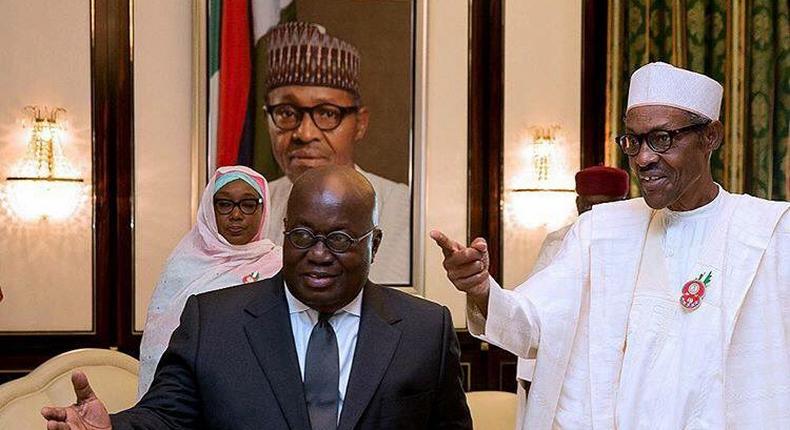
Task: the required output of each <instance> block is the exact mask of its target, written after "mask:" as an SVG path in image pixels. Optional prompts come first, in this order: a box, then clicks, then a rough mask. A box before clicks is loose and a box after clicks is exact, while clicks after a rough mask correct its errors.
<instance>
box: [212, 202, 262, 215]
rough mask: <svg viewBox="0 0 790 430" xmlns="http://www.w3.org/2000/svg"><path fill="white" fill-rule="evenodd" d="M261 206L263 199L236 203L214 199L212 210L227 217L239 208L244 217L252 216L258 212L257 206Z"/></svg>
mask: <svg viewBox="0 0 790 430" xmlns="http://www.w3.org/2000/svg"><path fill="white" fill-rule="evenodd" d="M261 204H263V199H261V198H257V199H241V200H239V201H237V202H234V201H233V200H228V199H216V200H214V208H215V209H216V210H217V212H219V213H220V214H221V215H228V214H230V213H231V212H233V209H235V208H236V207H238V208H239V210H240V211H241V213H243V214H245V215H252V214H254V213H255V211H256V210H258V206H260V205H261Z"/></svg>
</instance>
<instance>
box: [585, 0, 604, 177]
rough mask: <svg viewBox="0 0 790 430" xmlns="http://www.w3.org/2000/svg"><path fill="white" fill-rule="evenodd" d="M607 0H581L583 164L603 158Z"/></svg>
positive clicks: (599, 160)
mask: <svg viewBox="0 0 790 430" xmlns="http://www.w3.org/2000/svg"><path fill="white" fill-rule="evenodd" d="M608 30H609V26H608V2H607V1H606V0H583V1H582V67H581V80H582V82H581V87H582V94H581V99H582V106H581V167H582V168H585V167H590V166H595V165H597V164H601V163H603V162H604V146H605V144H606V50H607V33H608Z"/></svg>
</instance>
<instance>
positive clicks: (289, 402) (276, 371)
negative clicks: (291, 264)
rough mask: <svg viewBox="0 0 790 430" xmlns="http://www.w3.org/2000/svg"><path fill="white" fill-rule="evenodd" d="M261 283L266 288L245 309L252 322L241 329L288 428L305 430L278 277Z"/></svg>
mask: <svg viewBox="0 0 790 430" xmlns="http://www.w3.org/2000/svg"><path fill="white" fill-rule="evenodd" d="M265 282H268V283H269V285H266V286H265V287H263V288H262V289H261V290H262V294H261V296H260V297H259V298H258V299H257V300H255V301H254V302H252V303H250V305H249V306H247V308H246V312H247V313H249V314H251V315H252V316H253V317H255V319H253V320H252V321H250V322H248V323H247V324H246V325H245V326H244V331H245V332H246V334H247V339H248V340H249V342H250V346H252V351H253V353H254V354H255V357H256V358H257V359H258V363H259V364H260V366H261V368H262V369H263V372H264V374H265V375H266V377H267V378H268V379H269V384H270V386H271V388H272V391H273V392H274V397H275V398H276V399H277V402H278V403H279V405H280V410H281V411H282V413H283V416H285V419H286V421H288V424H289V426H290V427H291V428H292V429H309V428H310V424H309V419H308V414H307V405H306V403H305V397H304V390H303V387H302V376H301V373H300V371H299V359H298V358H297V356H296V346H295V344H294V340H293V334H292V330H291V319H290V315H289V312H288V304H287V302H286V300H285V292H284V290H283V288H284V287H283V280H282V276H281V274H278V275H276V276H275V277H274V278H272V279H271V280H269V281H265Z"/></svg>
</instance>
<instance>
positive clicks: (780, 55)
mask: <svg viewBox="0 0 790 430" xmlns="http://www.w3.org/2000/svg"><path fill="white" fill-rule="evenodd" d="M608 1H609V17H608V20H609V22H608V25H609V39H608V50H607V64H608V69H607V88H606V97H607V117H606V118H607V124H606V135H607V143H606V154H605V159H606V164H607V165H613V166H622V167H625V166H627V160H626V159H625V157H624V156H623V155H622V154H621V153H620V150H619V148H618V147H617V145H616V144H615V143H614V137H615V136H616V135H617V134H618V133H620V132H621V131H622V128H623V113H624V109H625V104H626V97H627V91H628V77H629V76H630V75H631V73H633V72H634V71H635V70H636V69H637V68H639V67H640V66H641V65H643V64H646V63H648V62H652V61H664V62H668V63H672V64H674V65H676V66H680V67H685V68H690V69H692V70H695V71H697V72H700V73H704V74H706V75H708V76H711V77H712V78H714V79H716V80H717V81H719V82H720V83H721V84H722V85H723V86H724V106H723V110H722V112H723V114H722V117H721V121H722V123H723V124H724V129H725V137H724V143H723V144H722V147H721V148H720V149H719V150H718V151H716V152H714V154H713V157H712V160H711V165H712V169H713V176H714V179H716V180H717V181H718V182H719V183H721V184H722V186H724V187H725V188H726V189H727V190H729V191H731V192H746V193H749V194H752V195H755V196H758V197H763V198H768V199H772V200H787V198H788V194H790V182H788V175H789V174H790V156H788V125H789V124H788V121H790V116H789V115H788V113H789V111H790V18H789V17H788V2H787V0H608ZM632 194H633V195H638V189H637V188H636V186H635V184H634V185H633V186H632Z"/></svg>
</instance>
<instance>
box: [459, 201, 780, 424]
mask: <svg viewBox="0 0 790 430" xmlns="http://www.w3.org/2000/svg"><path fill="white" fill-rule="evenodd" d="M789 206H790V205H788V203H787V202H769V201H766V200H761V199H756V198H753V197H750V196H739V195H732V194H729V193H727V192H725V191H723V190H720V192H719V195H718V196H717V198H716V199H715V200H714V201H713V202H711V203H710V204H709V205H706V206H705V207H703V208H700V209H697V210H695V211H690V212H688V213H685V214H679V213H673V212H671V211H668V210H662V211H653V210H651V209H650V208H649V207H648V206H647V205H646V204H645V203H644V201H643V200H642V199H632V200H627V201H623V202H614V203H608V204H601V205H596V206H594V207H593V210H592V211H591V212H589V213H586V214H584V215H582V216H581V217H580V218H579V220H578V221H577V222H576V223H575V224H574V226H573V228H572V229H571V230H570V232H569V233H568V236H567V237H566V240H565V241H564V242H563V245H562V248H561V250H560V252H559V253H558V254H557V256H556V257H555V259H554V260H553V262H552V264H550V265H549V266H548V267H546V268H545V269H544V270H542V271H540V272H538V273H536V274H535V275H534V276H532V277H531V278H530V279H528V280H527V282H525V283H524V284H523V285H521V286H520V287H519V288H518V289H517V290H514V291H508V290H503V289H500V288H498V287H496V286H494V287H493V288H492V289H491V293H490V297H489V303H488V319H483V318H482V315H481V314H480V313H479V311H477V309H476V308H475V307H474V306H470V307H469V312H468V319H469V328H470V331H471V332H472V333H473V334H476V335H478V336H479V337H481V338H482V339H484V340H486V341H488V342H491V343H493V344H495V345H498V346H500V347H503V348H504V349H506V350H509V351H511V352H513V353H515V354H516V355H518V356H520V357H523V358H532V357H536V358H537V365H536V369H535V375H534V380H533V382H532V386H531V387H530V395H529V399H528V402H527V408H526V413H525V416H524V417H523V419H522V420H520V422H521V424H522V425H523V428H529V429H544V428H552V427H554V428H568V429H573V428H594V429H610V428H623V429H631V428H651V429H653V428H688V429H693V428H725V427H726V428H767V429H773V428H776V429H784V428H790V264H788V261H790V215H786V214H785V213H786V212H787V211H788V207H789ZM651 220H652V223H651ZM649 226H650V227H652V228H651V234H650V235H648V227H649ZM648 237H649V240H647V241H646V240H645V239H646V238H648ZM662 253H663V254H664V255H663V257H664V258H663V261H662V258H661V257H662V255H661V254H662ZM643 255H645V256H648V258H647V259H643V258H642V257H643ZM654 261H655V264H653V262H654ZM642 262H644V265H642V268H641V270H640V264H641V263H642ZM703 272H704V273H709V272H710V273H711V274H712V276H711V282H710V284H709V287H708V289H707V292H706V295H705V297H704V298H703V300H702V304H701V305H700V307H699V308H697V309H696V310H695V311H693V312H688V311H685V310H684V309H683V308H682V307H681V305H680V304H679V302H678V300H679V298H680V294H681V293H680V292H681V288H682V285H683V283H685V281H688V280H690V279H695V278H697V276H698V275H699V274H700V273H703Z"/></svg>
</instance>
